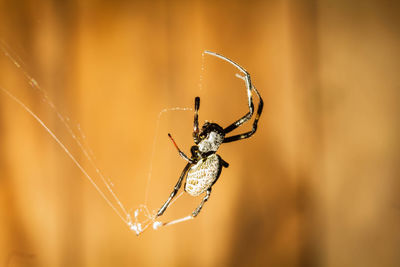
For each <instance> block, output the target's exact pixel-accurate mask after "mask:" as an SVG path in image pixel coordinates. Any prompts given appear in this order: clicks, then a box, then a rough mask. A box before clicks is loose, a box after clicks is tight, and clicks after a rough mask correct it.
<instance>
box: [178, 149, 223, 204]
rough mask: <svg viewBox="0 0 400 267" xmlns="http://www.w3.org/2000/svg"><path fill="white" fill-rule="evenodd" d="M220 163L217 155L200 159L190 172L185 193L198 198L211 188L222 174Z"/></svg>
mask: <svg viewBox="0 0 400 267" xmlns="http://www.w3.org/2000/svg"><path fill="white" fill-rule="evenodd" d="M220 161H221V159H220V157H219V156H218V155H216V154H211V155H209V156H208V157H206V158H202V159H200V160H199V161H198V162H197V163H196V164H195V165H193V166H192V167H191V168H190V169H189V171H188V174H187V177H186V184H185V191H186V192H187V193H189V195H191V196H198V195H200V194H202V193H204V192H205V191H206V190H207V189H208V188H210V187H211V186H212V185H213V184H214V182H215V181H216V180H217V179H218V177H219V175H220V174H221V162H220Z"/></svg>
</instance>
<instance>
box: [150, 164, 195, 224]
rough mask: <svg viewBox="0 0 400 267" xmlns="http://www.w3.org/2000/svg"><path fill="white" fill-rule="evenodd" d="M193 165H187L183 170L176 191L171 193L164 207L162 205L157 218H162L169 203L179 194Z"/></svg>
mask: <svg viewBox="0 0 400 267" xmlns="http://www.w3.org/2000/svg"><path fill="white" fill-rule="evenodd" d="M191 165H192V164H191V163H188V164H186V166H185V168H184V169H183V171H182V173H181V176H180V177H179V179H178V182H177V183H176V185H175V187H174V190H172V192H171V194H170V196H169V198H168V199H167V201H165V203H164V205H162V206H161V208H160V209H159V210H158V212H157V216H156V218H157V217H158V216H161V215H162V214H163V213H164V211H165V210H166V209H167V208H168V205H169V203H170V202H171V200H172V199H173V198H174V197H175V195H176V193H177V192H178V190H179V188H181V186H182V181H183V178H185V175H186V173H187V171H188V170H189V168H190V166H191Z"/></svg>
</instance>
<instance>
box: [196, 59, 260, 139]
mask: <svg viewBox="0 0 400 267" xmlns="http://www.w3.org/2000/svg"><path fill="white" fill-rule="evenodd" d="M204 53H206V54H209V55H212V56H215V57H218V58H220V59H222V60H225V61H226V62H228V63H230V64H232V65H233V66H235V67H236V68H237V69H238V70H239V71H240V72H242V73H243V74H244V76H242V75H239V74H236V77H238V78H240V79H242V80H244V82H245V84H246V89H247V99H248V105H249V112H248V113H246V114H245V115H244V116H243V117H241V118H240V119H238V120H237V121H235V122H234V123H232V124H231V125H229V126H228V127H226V128H225V129H224V132H225V134H227V133H229V132H231V131H233V130H235V129H236V128H237V127H239V126H240V125H242V124H243V123H245V122H246V121H248V120H250V119H251V117H252V116H253V113H254V104H253V99H252V94H251V90H252V89H254V87H253V85H252V83H251V79H250V74H249V73H248V72H247V71H246V70H245V69H244V68H243V67H241V66H240V65H239V64H237V63H235V62H234V61H232V60H230V59H229V58H226V57H224V56H222V55H220V54H217V53H214V52H210V51H205V52H204ZM224 142H225V141H224Z"/></svg>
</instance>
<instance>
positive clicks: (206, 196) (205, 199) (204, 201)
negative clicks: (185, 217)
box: [192, 187, 211, 217]
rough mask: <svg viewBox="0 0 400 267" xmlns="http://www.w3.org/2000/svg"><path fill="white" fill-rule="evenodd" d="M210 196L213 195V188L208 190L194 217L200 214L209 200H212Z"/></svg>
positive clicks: (194, 212) (193, 214)
mask: <svg viewBox="0 0 400 267" xmlns="http://www.w3.org/2000/svg"><path fill="white" fill-rule="evenodd" d="M210 195H211V187H210V188H209V189H207V193H206V195H205V197H204V198H203V200H202V201H201V203H200V205H199V206H198V207H197V208H196V209H195V210H194V211H193V213H192V217H196V216H197V215H198V214H199V213H200V211H201V208H203V205H204V203H206V202H207V200H208V199H209V198H210Z"/></svg>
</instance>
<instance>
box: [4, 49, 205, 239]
mask: <svg viewBox="0 0 400 267" xmlns="http://www.w3.org/2000/svg"><path fill="white" fill-rule="evenodd" d="M0 51H1V53H2V54H3V55H4V56H5V57H6V58H7V59H8V60H9V61H10V62H11V63H12V64H13V65H14V67H15V68H16V69H17V70H18V71H19V72H20V73H22V75H23V77H24V79H25V81H26V82H27V83H28V84H29V87H31V88H33V89H35V91H36V92H37V93H38V95H39V96H40V97H41V100H42V102H44V103H45V104H46V105H47V106H48V107H50V109H51V112H52V113H54V114H55V115H56V117H57V119H58V120H59V121H60V122H61V123H62V125H63V127H64V128H65V129H66V131H67V133H68V134H69V135H70V136H71V138H72V139H73V141H74V142H75V144H76V145H77V146H78V148H79V150H80V152H81V153H82V154H83V155H84V157H85V159H86V160H88V162H89V164H90V167H92V168H93V169H94V170H95V175H90V174H89V172H88V171H87V169H86V168H85V167H83V164H82V162H81V161H80V160H78V159H77V157H76V156H75V155H74V153H73V152H72V150H71V148H70V146H68V145H67V144H66V143H65V142H63V140H61V139H60V138H59V137H58V136H57V135H56V134H55V132H54V131H53V130H51V129H50V127H49V126H48V125H47V124H46V123H45V122H44V121H43V120H42V119H41V118H40V116H39V115H38V114H37V113H35V112H34V111H32V109H30V108H29V107H28V105H27V104H25V103H24V102H23V101H22V100H21V99H20V98H18V97H17V96H15V95H14V94H12V93H11V92H10V91H8V90H7V89H6V88H4V87H2V86H0V90H1V91H2V92H3V94H4V95H6V96H8V97H9V98H10V99H11V100H13V101H14V102H15V103H16V104H18V105H19V106H20V107H21V108H22V109H23V110H24V111H25V112H26V113H27V114H29V115H30V116H31V117H32V118H33V119H34V120H35V121H37V122H38V123H39V124H40V126H41V127H42V128H43V129H44V130H45V131H46V132H47V133H48V134H49V136H50V137H51V138H52V139H53V140H54V141H55V142H56V143H57V145H58V146H60V147H61V149H62V150H63V151H64V153H65V154H66V155H67V156H68V157H69V158H70V159H71V160H72V162H73V163H74V164H75V165H76V167H77V168H78V169H79V171H80V172H81V173H82V174H83V175H84V176H85V178H86V179H87V180H88V181H89V182H90V184H91V185H92V186H93V187H94V188H95V190H96V191H97V192H98V193H99V194H100V196H101V197H102V198H103V199H104V200H105V202H106V203H107V205H108V206H110V208H111V209H112V210H113V211H114V212H115V213H116V214H117V216H118V217H119V218H120V220H121V221H122V222H123V223H124V224H125V225H126V226H128V227H129V229H130V230H132V231H134V232H135V233H136V235H139V234H140V233H142V232H143V231H145V230H146V229H148V228H149V226H151V225H152V226H153V229H158V228H160V227H162V226H168V225H173V224H176V223H180V222H184V221H187V220H190V219H193V217H192V216H186V217H182V218H179V219H176V220H173V221H169V222H164V223H163V222H161V221H158V220H156V216H155V215H156V211H154V210H152V211H150V209H149V207H148V199H149V189H150V183H151V179H152V173H153V159H154V155H155V150H156V147H157V140H158V132H159V126H160V121H161V119H162V116H163V115H164V114H165V113H167V112H175V111H192V110H193V109H192V108H187V107H173V108H164V109H163V110H161V111H160V112H159V114H158V116H157V119H156V126H155V134H154V139H153V144H152V152H151V159H150V166H149V171H148V175H147V183H146V188H145V197H144V204H140V205H139V206H138V208H136V209H135V210H134V211H133V212H130V211H131V210H132V209H127V208H126V206H125V205H124V204H123V203H122V202H121V200H120V198H119V197H118V195H117V194H116V193H115V192H114V191H113V186H114V184H113V183H112V181H111V179H110V178H107V177H105V175H104V174H103V172H102V171H101V169H100V168H99V167H98V165H97V163H96V161H95V156H94V154H93V151H92V150H91V149H90V147H89V145H88V144H87V141H86V140H87V138H86V136H85V134H84V133H83V131H82V129H81V126H80V125H79V124H77V125H72V124H71V120H70V118H69V117H68V116H65V115H63V114H62V113H61V112H59V110H58V109H57V107H56V106H55V104H54V103H53V102H52V101H51V99H50V98H49V96H48V94H47V93H46V91H45V90H44V89H43V88H42V87H41V86H40V84H39V83H38V82H37V81H36V80H35V79H34V78H33V77H32V76H31V75H30V74H29V73H28V72H27V71H26V69H25V67H24V66H25V63H24V62H23V61H22V59H21V58H20V57H19V56H18V55H17V54H16V53H15V52H13V51H12V49H11V48H10V47H8V46H7V44H6V43H5V42H4V41H0ZM204 65H205V64H204V53H202V65H201V74H200V78H199V90H200V91H201V90H202V83H203V82H202V80H203V73H204ZM182 194H183V191H182V192H181V193H180V194H178V195H177V196H176V197H175V198H174V199H173V200H172V201H171V203H170V205H169V206H172V205H173V204H174V202H175V201H176V200H178V199H179V198H180V197H181V196H182ZM128 210H129V211H128Z"/></svg>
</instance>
